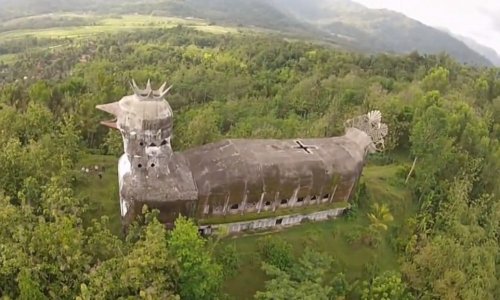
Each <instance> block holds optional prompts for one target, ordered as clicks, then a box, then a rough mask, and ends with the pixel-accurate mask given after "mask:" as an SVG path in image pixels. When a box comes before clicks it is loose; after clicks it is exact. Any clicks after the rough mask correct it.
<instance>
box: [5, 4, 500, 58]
mask: <svg viewBox="0 0 500 300" xmlns="http://www.w3.org/2000/svg"><path fill="white" fill-rule="evenodd" d="M0 7H1V8H2V10H0V21H2V20H3V21H5V20H6V19H9V18H13V17H15V16H16V15H17V16H26V15H30V14H37V13H47V12H52V11H94V12H97V13H141V14H152V13H154V14H155V15H166V16H179V17H196V18H202V19H206V20H209V21H213V22H216V23H224V24H231V25H237V26H248V27H260V28H265V29H271V30H274V31H278V32H281V33H288V34H294V35H298V36H301V37H306V38H308V39H311V40H321V41H326V42H328V43H333V44H336V45H339V46H341V47H344V48H347V49H349V50H358V51H363V52H369V53H380V52H383V53H394V54H408V53H411V52H414V51H417V52H419V53H422V54H439V53H442V52H446V53H448V54H449V55H450V56H452V57H454V58H455V59H457V60H458V61H460V62H462V63H466V64H472V65H478V66H493V65H494V63H495V64H497V63H500V61H496V60H495V59H494V57H493V56H492V55H491V54H490V53H489V52H488V51H484V47H483V48H481V47H480V46H482V45H479V46H477V45H476V46H475V44H473V43H471V42H470V41H464V40H463V39H460V38H459V37H456V36H454V35H452V34H450V33H447V32H444V31H442V30H439V29H437V28H434V27H431V26H428V25H425V24H423V23H422V22H419V21H418V20H414V19H412V18H409V17H407V16H405V15H404V14H401V13H398V12H394V11H391V10H387V9H370V8H367V7H366V6H364V5H362V4H359V3H357V2H354V1H351V0H316V1H314V2H312V1H309V0H269V1H264V0H210V1H206V0H142V1H140V0H122V1H118V0H109V1H106V2H105V3H101V2H99V1H97V0H87V1H84V0H69V1H62V0H56V1H54V0H51V1H49V0H15V1H14V0H0ZM16 7H17V11H16ZM476 44H477V43H476ZM487 57H489V58H490V59H488V58H487ZM492 57H493V59H492ZM492 60H495V62H493V61H492Z"/></svg>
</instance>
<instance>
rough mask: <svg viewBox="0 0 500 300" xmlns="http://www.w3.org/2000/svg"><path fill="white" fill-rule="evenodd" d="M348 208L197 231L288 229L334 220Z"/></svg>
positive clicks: (211, 232) (206, 227)
mask: <svg viewBox="0 0 500 300" xmlns="http://www.w3.org/2000/svg"><path fill="white" fill-rule="evenodd" d="M349 208H350V206H348V207H343V208H334V209H329V210H323V211H318V212H313V213H310V214H292V215H286V216H279V217H271V218H264V219H258V220H251V221H242V222H234V223H225V224H216V225H201V226H199V231H200V233H201V234H203V235H210V234H213V233H216V232H217V230H219V229H220V228H221V227H227V228H228V229H229V233H238V232H241V231H250V230H255V231H257V230H266V229H271V228H280V227H290V226H295V225H300V224H301V223H303V222H305V221H324V220H328V219H335V218H337V217H338V216H341V215H343V214H344V212H346V211H347V210H348V209H349Z"/></svg>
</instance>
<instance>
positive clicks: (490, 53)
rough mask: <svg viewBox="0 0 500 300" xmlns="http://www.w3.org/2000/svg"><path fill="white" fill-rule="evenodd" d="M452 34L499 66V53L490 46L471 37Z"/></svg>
mask: <svg viewBox="0 0 500 300" xmlns="http://www.w3.org/2000/svg"><path fill="white" fill-rule="evenodd" d="M454 36H455V37H456V38H457V39H459V40H461V41H462V42H464V43H465V44H466V45H467V46H468V47H469V48H471V49H472V50H474V51H476V52H477V53H479V54H481V55H482V56H484V57H486V58H487V59H488V60H489V61H491V62H492V63H493V64H494V65H495V66H497V67H500V55H499V54H498V53H497V52H496V51H495V50H494V49H492V48H489V47H487V46H484V45H481V44H479V43H478V42H476V41H475V40H473V39H470V38H468V37H465V36H461V35H456V34H454Z"/></svg>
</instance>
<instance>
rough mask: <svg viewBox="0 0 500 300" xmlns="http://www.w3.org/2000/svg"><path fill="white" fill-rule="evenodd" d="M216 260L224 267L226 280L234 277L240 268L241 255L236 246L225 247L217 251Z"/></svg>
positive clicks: (223, 271)
mask: <svg viewBox="0 0 500 300" xmlns="http://www.w3.org/2000/svg"><path fill="white" fill-rule="evenodd" d="M215 260H216V261H217V262H218V263H219V264H220V265H222V267H223V270H222V273H223V275H224V277H225V278H228V277H231V276H233V275H234V274H235V273H236V271H238V268H239V267H240V254H239V253H238V250H237V249H236V247H235V245H224V246H221V247H218V248H217V250H216V251H215Z"/></svg>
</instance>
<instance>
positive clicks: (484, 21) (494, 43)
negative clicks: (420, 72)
mask: <svg viewBox="0 0 500 300" xmlns="http://www.w3.org/2000/svg"><path fill="white" fill-rule="evenodd" d="M355 1H356V2H359V3H361V4H363V5H365V6H368V7H370V8H387V9H390V10H394V11H398V12H401V13H403V14H405V15H407V16H408V17H411V18H413V19H416V20H419V21H420V22H422V23H424V24H427V25H431V26H433V27H444V28H447V29H449V30H450V31H452V32H453V33H457V34H460V35H463V36H466V37H470V38H472V39H474V40H476V41H477V42H479V43H481V44H483V45H486V46H489V47H491V48H494V49H495V50H496V51H497V53H499V54H500V0H355Z"/></svg>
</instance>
